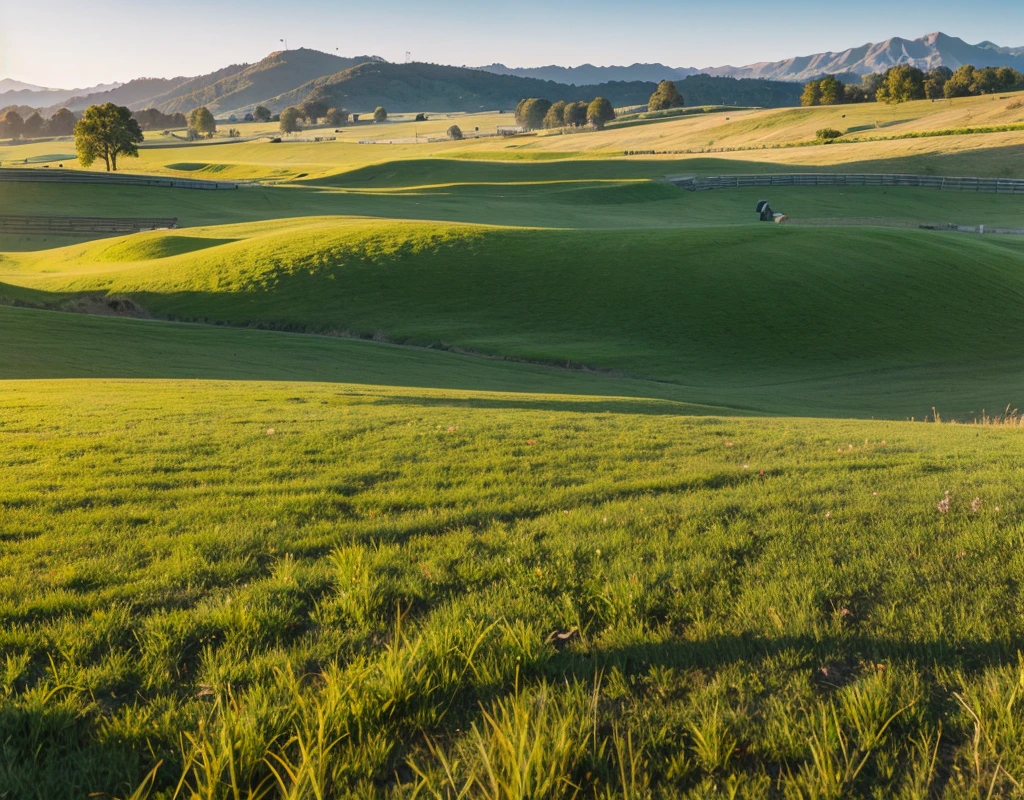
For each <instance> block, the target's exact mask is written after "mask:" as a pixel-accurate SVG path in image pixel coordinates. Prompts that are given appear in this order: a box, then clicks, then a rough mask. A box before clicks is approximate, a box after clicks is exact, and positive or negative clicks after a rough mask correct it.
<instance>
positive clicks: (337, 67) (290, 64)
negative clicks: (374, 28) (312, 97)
mask: <svg viewBox="0 0 1024 800" xmlns="http://www.w3.org/2000/svg"><path fill="white" fill-rule="evenodd" d="M371 60H372V57H371V56H357V57H355V58H343V57H341V56H335V55H329V54H328V53H321V52H319V51H317V50H308V49H306V48H300V49H298V50H286V51H279V52H276V53H271V54H270V55H269V56H267V57H266V58H264V59H263V60H261V61H259V62H258V63H256V64H253V65H251V66H247V67H245V68H244V69H241V70H238V71H232V72H230V73H229V74H227V75H224V76H223V77H221V78H219V79H217V80H211V79H210V78H209V77H207V78H204V79H199V78H197V79H195V80H193V81H190V82H189V83H188V84H185V85H183V86H178V87H176V88H175V89H174V90H173V91H172V92H169V93H167V94H166V95H163V96H161V97H155V98H152V100H151V101H150V102H151V103H152V105H153V106H154V107H156V108H159V109H160V110H161V111H163V112H165V113H174V112H175V111H181V112H186V113H187V112H188V111H190V110H191V109H193V108H197V107H198V106H206V107H207V108H209V109H210V110H211V111H212V112H214V113H215V114H218V115H226V114H230V113H233V112H239V113H244V112H246V111H251V110H252V109H253V108H254V107H255V106H256V105H258V104H259V103H263V102H269V101H271V99H272V98H274V97H276V96H278V95H280V94H283V93H285V92H288V91H290V90H292V89H294V88H295V87H296V86H300V85H302V84H304V83H307V82H308V81H311V80H313V79H315V78H319V77H322V76H324V75H332V74H335V73H337V72H340V71H342V70H345V69H348V68H350V67H353V66H355V65H357V64H362V63H365V62H367V61H371Z"/></svg>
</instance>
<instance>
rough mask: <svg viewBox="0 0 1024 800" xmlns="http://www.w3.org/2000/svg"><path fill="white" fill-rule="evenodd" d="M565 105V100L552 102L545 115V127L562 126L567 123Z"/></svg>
mask: <svg viewBox="0 0 1024 800" xmlns="http://www.w3.org/2000/svg"><path fill="white" fill-rule="evenodd" d="M565 106H566V103H565V101H564V100H559V101H558V102H557V103H552V105H551V108H549V109H548V113H547V114H545V115H544V127H545V128H561V127H562V126H564V125H565Z"/></svg>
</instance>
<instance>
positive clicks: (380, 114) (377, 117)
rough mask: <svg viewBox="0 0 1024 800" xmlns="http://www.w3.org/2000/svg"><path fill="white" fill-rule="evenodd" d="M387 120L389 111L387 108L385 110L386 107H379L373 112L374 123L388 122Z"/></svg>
mask: <svg viewBox="0 0 1024 800" xmlns="http://www.w3.org/2000/svg"><path fill="white" fill-rule="evenodd" d="M387 119H388V110H387V109H386V108H384V106H377V108H376V109H375V110H374V112H373V121H374V122H387Z"/></svg>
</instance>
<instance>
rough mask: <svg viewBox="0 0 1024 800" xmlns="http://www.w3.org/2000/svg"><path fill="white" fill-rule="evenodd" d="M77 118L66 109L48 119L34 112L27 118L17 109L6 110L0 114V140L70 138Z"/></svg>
mask: <svg viewBox="0 0 1024 800" xmlns="http://www.w3.org/2000/svg"><path fill="white" fill-rule="evenodd" d="M75 122H77V118H76V117H75V115H74V114H73V113H72V112H71V111H69V110H68V109H66V108H62V109H59V110H58V111H57V112H56V113H55V114H54V115H53V116H51V117H50V118H49V119H43V116H42V115H41V114H40V113H39V112H38V111H35V112H33V113H32V114H30V115H28V116H27V117H23V116H22V115H21V114H19V113H18V111H17V109H14V108H8V109H7V110H5V111H4V112H3V113H0V139H38V138H40V137H43V136H70V135H71V134H72V133H73V132H74V130H75Z"/></svg>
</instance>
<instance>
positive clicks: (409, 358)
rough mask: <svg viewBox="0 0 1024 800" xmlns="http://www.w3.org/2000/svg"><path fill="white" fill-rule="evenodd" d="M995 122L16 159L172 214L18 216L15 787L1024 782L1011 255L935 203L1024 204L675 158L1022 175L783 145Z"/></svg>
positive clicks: (821, 114) (990, 786) (711, 789)
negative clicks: (61, 221) (100, 221)
mask: <svg viewBox="0 0 1024 800" xmlns="http://www.w3.org/2000/svg"><path fill="white" fill-rule="evenodd" d="M1010 104H1012V101H1011V100H1007V99H993V98H991V97H989V98H969V99H967V100H964V101H959V100H958V101H956V102H954V103H952V104H947V103H936V104H931V103H928V104H925V103H911V104H906V105H904V106H900V107H898V108H897V109H896V110H895V111H892V110H890V109H889V108H887V107H885V108H883V107H881V106H877V105H876V104H870V105H869V106H864V107H860V106H852V107H851V106H848V107H842V109H841V110H837V109H828V108H826V109H810V110H807V109H798V110H779V111H771V112H767V111H765V112H762V111H754V112H732V111H730V112H721V113H720V114H707V115H701V116H700V117H697V116H695V117H693V118H679V119H668V120H664V121H657V122H650V123H644V124H642V125H632V124H629V123H625V124H623V125H621V126H619V127H615V126H612V127H610V128H609V129H608V130H606V131H603V132H595V133H581V134H575V135H550V134H543V135H540V136H536V137H523V138H515V139H511V140H481V141H478V142H461V143H460V142H452V143H433V144H415V143H410V144H395V145H384V144H380V145H359V144H358V143H356V142H355V141H353V140H351V139H349V138H347V137H348V134H347V133H346V135H345V137H340V136H339V139H338V140H337V141H335V142H320V143H295V142H292V143H288V142H282V143H281V144H270V143H268V142H260V141H250V142H245V141H243V142H237V143H219V142H217V143H200V144H196V145H189V146H175V147H153V148H150V149H144V150H143V151H142V155H141V157H140V159H139V160H138V161H134V160H132V161H129V162H128V164H129V166H130V170H131V171H133V172H135V171H138V172H142V173H152V174H164V175H166V174H177V175H179V176H191V177H216V178H218V179H228V180H229V179H239V180H247V181H253V184H252V185H247V186H243V187H242V188H239V189H237V190H235V191H219V192H213V191H210V192H207V191H189V190H184V189H169V188H156V187H130V186H113V185H63V184H57V183H17V184H14V183H2V182H0V215H20V214H37V215H48V214H50V215H81V214H83V213H85V212H86V211H87V212H88V214H89V215H96V216H118V217H121V216H154V217H156V216H161V217H163V216H167V217H177V218H178V219H179V222H180V225H181V228H180V229H179V230H173V231H155V232H151V233H142V234H134V235H130V236H113V237H108V238H88V237H80V238H79V239H66V238H62V237H59V236H45V237H42V236H38V235H9V236H3V237H0V540H2V542H3V547H2V548H0V798H3V800H7V798H12V800H13V799H14V798H17V799H18V800H21V798H46V799H47V800H51V799H52V798H68V799H69V800H71V799H72V798H75V799H76V800H77V798H81V797H85V796H94V797H108V798H121V799H122V800H128V798H133V800H142V798H151V800H172V798H174V799H175V800H178V799H181V800H184V799H185V798H188V799H189V800H192V799H193V798H202V799H203V800H220V798H224V799H225V800H228V798H230V799H231V800H241V798H253V799H254V800H262V799H263V798H267V800H270V799H271V798H274V800H277V799H278V798H280V799H281V800H284V799H285V798H294V799H295V800H299V798H302V799H303V800H305V798H314V797H315V798H321V800H324V799H325V798H342V797H365V798H392V799H397V798H410V799H411V798H446V799H447V798H452V799H453V800H454V798H494V800H498V799H499V798H501V799H507V800H512V798H584V797H587V798H613V797H616V798H617V797H628V798H675V797H689V798H694V799H696V798H718V797H722V798H739V797H743V798H786V799H787V800H788V798H822V799H824V798H840V797H842V798H846V797H857V798H877V797H901V798H908V799H909V798H939V797H942V798H961V797H1013V796H1021V795H1022V792H1021V789H1020V786H1021V782H1022V781H1024V744H1022V743H1024V711H1022V707H1021V700H1020V691H1021V687H1022V686H1024V660H1022V655H1021V653H1022V646H1021V642H1022V641H1024V622H1022V618H1021V615H1020V613H1019V608H1020V604H1021V588H1020V586H1021V583H1022V580H1024V578H1022V575H1021V570H1022V565H1024V560H1022V553H1024V527H1022V525H1021V519H1022V513H1024V508H1022V505H1021V496H1020V490H1019V485H1018V484H1019V480H1018V479H1017V478H1016V475H1017V471H1018V470H1019V469H1020V468H1021V466H1022V464H1021V460H1022V456H1021V452H1022V451H1021V438H1020V437H1021V429H1020V428H1021V426H1020V419H1019V417H1018V416H1017V415H1015V414H1012V413H1011V414H1010V415H1009V416H1008V417H1003V416H1002V414H1003V409H1007V410H1008V411H1011V412H1012V410H1013V409H1014V408H1015V407H1017V406H1018V405H1020V402H1021V397H1022V395H1024V377H1022V376H1024V360H1022V356H1021V355H1020V348H1019V341H1020V339H1021V336H1022V335H1024V329H1022V319H1024V318H1022V316H1021V313H1020V309H1021V307H1022V302H1024V277H1022V276H1024V237H1017V236H991V235H986V236H977V235H968V234H959V233H950V232H941V231H936V230H920V229H919V228H918V226H919V225H935V224H942V223H947V222H955V223H959V224H964V225H979V224H984V225H986V226H988V227H990V228H991V227H993V226H997V227H1006V228H1024V198H1022V197H1020V196H1008V195H997V194H980V193H962V192H947V191H941V192H940V191H934V190H928V189H913V188H905V187H904V188H898V187H885V188H881V187H880V188H871V187H812V188H804V187H777V188H771V189H765V188H758V189H737V190H722V191H712V192H701V193H691V192H686V191H684V190H682V189H680V188H678V187H676V186H674V185H672V184H670V183H668V182H665V181H664V180H663V179H664V178H667V177H670V176H683V175H713V174H722V173H747V172H781V171H785V172H793V171H802V170H820V169H823V168H826V169H827V168H834V169H840V168H841V169H843V170H849V171H861V172H912V173H921V174H940V175H941V174H944V175H979V176H987V175H1000V176H1002V175H1014V176H1018V177H1024V173H1021V172H1020V167H1019V163H1018V162H1019V161H1020V159H1019V155H1020V153H1021V152H1022V148H1024V132H1015V131H1007V132H1002V133H991V134H973V135H957V136H937V137H932V138H922V139H901V140H894V141H862V142H859V143H849V144H835V145H827V146H825V145H817V146H792V147H787V148H778V149H772V148H770V147H769V146H768V145H770V144H771V145H774V144H787V143H788V144H793V145H796V144H800V143H801V142H803V141H804V140H805V139H806V137H807V131H809V130H812V129H816V128H818V127H824V126H825V125H830V124H833V123H835V120H834V119H833V116H834V115H836V114H842V113H846V114H847V115H848V117H847V121H846V124H847V125H848V126H849V127H859V126H863V125H867V124H868V117H869V116H871V115H876V116H878V115H881V116H880V117H879V120H878V121H879V123H880V124H879V125H878V126H877V128H873V129H872V130H871V131H863V132H856V133H855V134H851V135H860V134H861V133H864V135H868V134H871V135H874V133H875V131H876V130H877V131H878V132H883V131H888V132H893V131H899V132H904V133H905V132H913V131H928V130H939V129H945V128H951V127H963V126H964V125H965V124H966V123H967V122H970V123H971V124H975V123H977V124H982V123H984V124H996V123H998V124H1004V123H1007V122H1012V121H1013V120H1012V119H1011V117H1012V116H1013V114H1014V113H1016V110H1015V109H1013V108H1008V105H1010ZM890 112H891V113H892V114H893V115H895V116H894V118H893V119H889V117H888V116H886V115H888V114H890ZM494 116H495V117H497V116H499V115H494ZM726 116H728V117H729V119H728V120H726V119H725V117H726ZM897 116H898V118H896V117H897ZM883 117H884V118H883ZM480 119H486V120H489V121H488V123H487V124H491V121H493V120H491V118H490V117H480ZM840 119H841V118H840ZM444 123H447V124H450V122H448V121H447V120H437V121H436V123H435V124H437V125H441V124H444ZM881 123H884V124H881ZM409 124H410V123H406V122H396V123H394V124H391V125H388V126H381V130H382V131H385V132H388V131H391V130H394V131H398V132H404V130H405V126H407V125H409ZM460 124H462V123H461V122H460ZM835 126H836V127H839V126H838V125H835ZM445 127H447V125H445ZM421 132H422V131H421ZM812 132H813V131H812ZM395 138H401V137H397V136H396V137H395ZM712 139H714V141H715V142H719V143H725V142H731V143H732V144H730V145H729V146H737V147H740V146H742V147H755V146H757V147H760V145H761V144H764V145H766V146H765V149H757V150H737V151H735V152H726V153H713V154H697V155H689V156H687V155H666V156H642V157H624V156H623V155H622V153H623V152H624V151H625V150H630V149H666V150H668V149H686V148H687V147H689V146H690V144H694V143H697V142H700V141H704V142H705V145H697V144H694V146H697V147H701V146H706V143H707V142H708V141H710V140H712ZM215 141H216V140H215ZM66 146H67V144H66V143H62V142H43V143H37V144H28V145H17V146H12V147H8V148H3V149H2V150H0V161H2V162H3V163H4V164H10V163H11V161H15V160H17V158H18V155H17V154H18V153H19V152H20V153H25V154H26V155H24V156H23V158H28V157H30V156H29V155H28V154H35V156H45V155H46V153H47V152H49V153H51V154H55V153H59V148H61V147H66ZM19 148H24V149H23V150H19ZM54 148H56V149H54ZM12 152H13V155H12ZM33 157H34V156H33ZM762 198H767V199H769V200H770V201H771V202H772V204H773V206H775V207H776V208H777V209H779V210H781V211H784V212H785V213H787V214H789V215H790V216H791V217H792V218H793V220H794V223H795V224H793V225H789V226H786V225H771V224H764V223H759V222H756V221H755V220H756V217H755V215H754V205H755V203H756V202H757V200H759V199H762ZM893 226H896V227H893ZM128 317H135V318H128ZM937 417H938V418H937ZM951 422H958V423H960V424H950V423H951Z"/></svg>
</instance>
